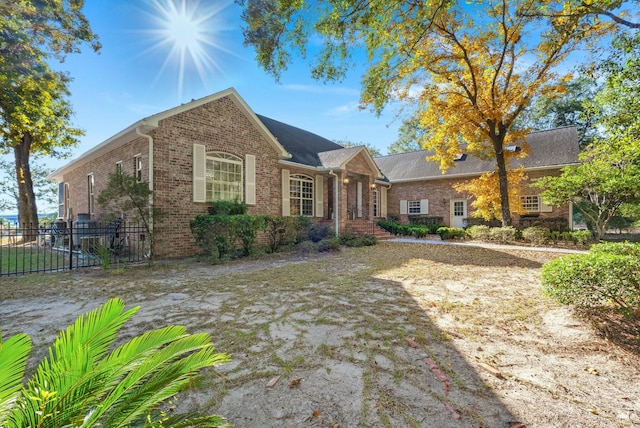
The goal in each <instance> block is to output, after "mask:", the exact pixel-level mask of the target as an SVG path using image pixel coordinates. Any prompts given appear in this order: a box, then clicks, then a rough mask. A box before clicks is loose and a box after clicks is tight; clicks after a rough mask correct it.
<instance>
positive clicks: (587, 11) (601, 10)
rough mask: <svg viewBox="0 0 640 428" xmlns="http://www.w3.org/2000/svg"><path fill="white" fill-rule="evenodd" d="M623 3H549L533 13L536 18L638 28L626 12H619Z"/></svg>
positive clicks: (607, 0)
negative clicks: (602, 20)
mask: <svg viewBox="0 0 640 428" xmlns="http://www.w3.org/2000/svg"><path fill="white" fill-rule="evenodd" d="M625 3H633V2H628V1H627V2H625V1H623V0H599V1H597V2H585V1H582V0H573V1H563V2H555V3H550V4H549V7H547V8H544V9H542V10H541V11H538V12H536V13H535V15H536V16H541V17H547V18H551V19H558V18H579V19H587V20H591V19H594V20H600V19H601V18H604V19H610V20H611V21H612V22H613V23H615V24H617V25H618V26H621V27H627V28H634V29H637V28H640V22H638V21H632V20H631V19H633V18H631V19H630V18H629V16H632V15H631V14H630V13H629V12H628V11H620V9H621V7H622V6H623V5H624V4H625Z"/></svg>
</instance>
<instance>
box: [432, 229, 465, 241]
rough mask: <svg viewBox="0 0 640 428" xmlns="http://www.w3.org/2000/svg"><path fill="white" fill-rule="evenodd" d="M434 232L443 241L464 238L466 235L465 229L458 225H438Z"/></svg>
mask: <svg viewBox="0 0 640 428" xmlns="http://www.w3.org/2000/svg"><path fill="white" fill-rule="evenodd" d="M436 233H437V234H438V235H439V236H440V239H442V240H443V241H446V240H449V239H465V238H466V237H467V231H466V230H464V229H460V228H458V227H439V228H438V230H436Z"/></svg>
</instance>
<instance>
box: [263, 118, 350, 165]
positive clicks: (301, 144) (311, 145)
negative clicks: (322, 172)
mask: <svg viewBox="0 0 640 428" xmlns="http://www.w3.org/2000/svg"><path fill="white" fill-rule="evenodd" d="M256 116H258V119H260V121H261V122H262V123H263V124H264V126H266V127H267V129H268V130H269V132H271V134H273V136H274V137H276V139H277V140H278V142H279V143H280V144H281V145H282V147H284V148H285V150H286V151H288V152H289V153H291V155H292V157H291V159H290V160H291V162H295V163H299V164H302V165H308V166H314V167H315V166H325V165H324V164H323V162H322V160H321V159H320V156H319V154H320V153H322V152H328V151H332V150H343V149H344V148H343V147H342V146H341V145H340V144H337V143H334V142H333V141H329V140H327V139H326V138H324V137H321V136H319V135H317V134H314V133H312V132H309V131H305V130H304V129H300V128H296V127H295V126H291V125H287V124H286V123H282V122H278V121H277V120H273V119H271V118H268V117H266V116H262V115H259V114H256Z"/></svg>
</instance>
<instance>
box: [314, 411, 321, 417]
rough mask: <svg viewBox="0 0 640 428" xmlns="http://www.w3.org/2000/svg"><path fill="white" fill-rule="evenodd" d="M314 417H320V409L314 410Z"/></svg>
mask: <svg viewBox="0 0 640 428" xmlns="http://www.w3.org/2000/svg"><path fill="white" fill-rule="evenodd" d="M313 417H314V418H319V417H320V412H319V411H317V410H314V411H313Z"/></svg>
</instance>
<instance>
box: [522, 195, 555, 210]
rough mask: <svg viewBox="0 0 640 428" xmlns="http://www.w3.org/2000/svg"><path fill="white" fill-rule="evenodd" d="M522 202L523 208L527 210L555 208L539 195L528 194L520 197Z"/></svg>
mask: <svg viewBox="0 0 640 428" xmlns="http://www.w3.org/2000/svg"><path fill="white" fill-rule="evenodd" d="M520 204H521V205H522V209H523V210H525V211H527V212H530V213H532V212H535V213H537V212H542V213H545V212H551V211H553V208H552V207H551V206H549V205H547V204H545V203H544V201H543V200H542V198H541V197H540V196H538V195H526V196H521V197H520Z"/></svg>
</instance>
